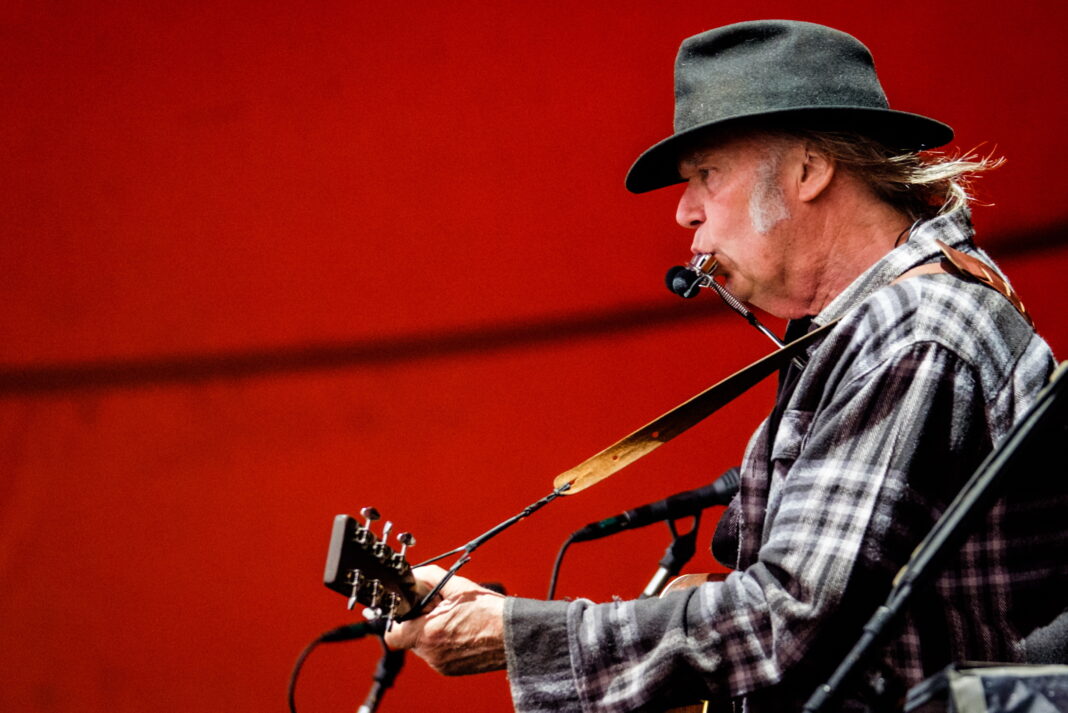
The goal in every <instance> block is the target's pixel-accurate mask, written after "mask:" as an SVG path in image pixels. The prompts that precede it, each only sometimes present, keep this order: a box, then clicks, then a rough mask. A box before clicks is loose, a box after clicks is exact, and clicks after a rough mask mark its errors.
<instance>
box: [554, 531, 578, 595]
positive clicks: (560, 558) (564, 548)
mask: <svg viewBox="0 0 1068 713" xmlns="http://www.w3.org/2000/svg"><path fill="white" fill-rule="evenodd" d="M575 534H576V533H574V532H572V533H571V534H570V535H569V536H568V538H567V539H566V540H564V544H563V545H561V546H560V551H559V552H557V553H556V562H554V563H553V573H552V576H550V577H549V596H548V597H547V598H548V599H550V600H551V599H552V598H553V595H555V594H556V578H557V576H558V575H559V574H560V564H561V563H562V562H563V561H564V553H565V552H567V548H568V547H570V546H571V543H572V542H574V541H575Z"/></svg>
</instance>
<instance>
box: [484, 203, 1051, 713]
mask: <svg viewBox="0 0 1068 713" xmlns="http://www.w3.org/2000/svg"><path fill="white" fill-rule="evenodd" d="M971 233H972V230H971V225H970V220H969V216H968V214H967V212H966V211H959V212H957V213H954V214H951V215H947V216H942V217H939V218H936V219H934V220H931V221H928V222H926V223H924V224H921V225H919V226H917V227H916V228H914V230H913V231H912V234H911V237H910V239H909V240H908V241H907V242H906V243H905V244H903V245H901V246H900V247H898V248H896V249H894V250H893V251H892V252H890V253H888V254H887V255H886V256H885V257H884V258H883V259H881V260H880V261H879V262H877V263H875V264H874V265H873V266H872V267H871V268H869V269H868V270H867V271H866V272H865V273H864V274H863V275H861V276H860V277H858V278H857V279H856V280H855V281H854V282H853V283H852V284H851V285H850V286H849V287H848V288H847V289H846V290H845V291H844V292H843V293H842V294H840V295H839V296H838V297H837V298H836V299H835V300H834V301H833V302H832V303H831V304H830V305H828V306H827V307H826V308H825V309H824V310H823V311H822V312H821V313H820V314H819V315H817V316H816V317H815V319H814V323H815V324H817V325H818V324H824V323H827V322H829V321H830V320H833V319H835V318H838V317H841V318H842V321H841V322H840V324H839V325H838V326H837V327H836V328H835V329H834V330H833V331H832V332H831V333H830V334H829V335H828V336H827V337H826V338H825V339H824V340H823V341H822V342H821V343H820V344H819V345H817V346H815V347H813V348H812V349H811V350H810V355H809V363H808V366H807V367H806V368H805V370H804V371H803V372H802V373H801V375H800V377H799V379H798V381H797V384H796V388H795V389H794V391H793V392H792V395H790V397H789V401H788V402H787V403H786V404H784V406H785V409H784V411H783V413H782V418H781V422H780V423H779V426H778V429H777V431H776V434H775V436H774V438H773V439H769V434H768V423H767V422H765V423H764V424H763V425H762V426H761V427H760V428H759V429H758V431H757V432H756V433H755V434H754V436H753V438H752V440H751V441H750V444H749V446H748V448H747V451H746V455H745V459H744V462H743V465H742V486H741V491H740V493H739V495H738V497H737V498H735V501H734V502H733V503H732V505H731V508H730V509H729V510H728V512H727V514H726V515H725V517H731V518H736V520H735V522H736V526H737V529H738V533H739V547H738V562H737V569H736V570H735V571H734V572H732V573H731V574H730V575H729V576H728V577H727V579H726V580H725V581H723V582H716V583H709V584H705V585H702V586H700V587H697V588H694V589H691V590H688V591H684V592H678V593H673V594H670V595H667V596H666V597H664V598H661V599H648V600H639V601H626V602H612V603H606V604H593V603H591V602H589V601H586V600H578V601H573V602H539V601H534V600H525V599H515V598H511V599H509V600H508V603H507V604H506V609H505V643H506V649H507V659H508V674H509V680H510V685H511V689H512V697H513V700H514V703H515V706H516V710H517V711H521V712H526V711H554V712H555V713H564V712H565V711H587V712H592V711H596V712H597V713H619V712H622V711H628V712H629V711H639V710H659V709H663V708H666V707H668V706H669V705H679V704H681V703H685V702H690V703H692V702H695V701H696V700H697V699H700V698H717V697H723V698H728V697H729V698H735V697H744V698H745V702H746V705H747V707H748V709H749V710H751V711H758V710H777V711H789V710H798V709H799V708H800V707H801V704H802V703H803V702H804V701H805V700H806V699H807V697H808V695H810V694H811V693H812V691H813V690H814V689H815V687H816V686H817V685H819V684H820V683H822V682H823V681H824V680H825V678H826V676H827V675H828V674H829V672H830V671H831V670H833V668H834V666H835V665H837V663H838V662H839V661H840V660H841V658H842V656H843V655H844V653H845V652H846V651H847V650H848V649H849V647H850V646H851V645H852V644H853V643H854V642H855V641H856V639H857V638H858V636H859V633H860V626H861V625H862V624H863V623H864V622H865V621H866V620H867V619H868V617H869V616H870V615H871V614H872V613H873V612H874V610H875V608H876V606H878V604H880V603H881V602H882V601H883V599H884V598H885V596H886V594H887V592H888V590H889V587H890V582H891V579H892V578H893V575H894V574H895V573H896V572H897V571H898V569H899V568H900V567H901V566H902V565H903V564H904V563H905V562H906V561H907V560H908V557H909V555H910V554H911V552H912V550H913V548H914V547H915V546H916V544H917V543H918V542H919V541H920V540H921V539H922V537H923V536H924V535H925V534H926V533H927V532H928V531H929V530H930V528H931V526H932V525H933V523H934V521H935V520H936V519H937V517H938V515H939V514H940V513H941V512H942V511H943V510H944V508H945V506H946V505H947V503H948V502H949V501H950V500H951V499H952V498H953V497H954V496H955V495H956V493H957V492H958V490H959V489H960V487H961V485H962V484H963V483H964V481H965V480H966V479H967V478H968V476H969V475H970V474H971V473H972V472H973V471H974V470H975V468H976V467H977V466H978V464H979V463H980V462H981V460H982V459H983V457H985V455H986V454H987V453H988V452H989V451H990V449H991V448H992V446H993V444H996V443H997V442H998V441H999V440H1000V439H1001V438H1002V437H1003V436H1004V435H1005V433H1006V432H1007V430H1008V429H1009V428H1010V427H1011V426H1012V424H1013V423H1014V422H1015V421H1016V420H1017V418H1018V417H1019V416H1020V415H1021V414H1022V412H1023V411H1024V410H1026V408H1027V407H1028V406H1029V405H1030V403H1031V401H1032V400H1033V398H1034V396H1035V394H1036V393H1037V391H1038V390H1039V389H1040V388H1041V387H1042V386H1043V385H1044V384H1045V382H1046V380H1047V379H1048V377H1049V374H1050V373H1051V371H1052V369H1053V367H1054V361H1053V357H1052V354H1051V353H1050V351H1049V348H1048V347H1047V346H1046V344H1045V342H1044V341H1042V340H1041V339H1040V338H1039V337H1038V336H1037V335H1036V334H1035V333H1034V331H1033V330H1032V329H1030V328H1029V327H1028V326H1027V325H1026V324H1025V322H1024V320H1023V319H1022V318H1021V317H1020V315H1019V314H1018V313H1017V312H1016V311H1015V310H1014V308H1013V307H1012V306H1011V305H1010V304H1009V302H1008V301H1007V300H1006V299H1004V298H1003V297H1002V296H1001V295H1000V294H998V293H997V292H995V291H994V290H992V289H990V288H988V287H985V286H982V285H980V284H978V283H976V282H974V281H971V280H968V279H963V278H960V277H957V276H954V275H946V274H935V275H922V276H917V277H911V278H909V279H906V280H902V281H901V282H899V283H897V284H891V283H893V282H894V280H895V279H896V278H897V277H898V276H900V275H901V274H903V273H904V272H906V271H908V270H910V269H911V268H913V267H915V266H917V265H921V264H925V263H929V262H934V261H936V260H938V258H939V257H940V253H939V251H938V248H937V246H936V245H935V244H934V240H935V239H941V240H942V241H944V242H945V243H947V244H949V245H950V246H951V247H955V248H957V249H959V250H963V251H965V252H969V253H972V254H976V255H977V256H979V257H980V258H981V259H983V260H984V261H986V262H987V263H988V264H992V263H990V260H989V258H987V257H986V256H985V255H983V254H982V253H981V252H980V251H978V250H977V249H976V248H975V247H974V245H973V244H972V242H971ZM1035 481H1036V482H1035V483H1033V484H1031V485H1029V486H1028V487H1024V488H1019V489H1014V490H1013V491H1012V492H1011V493H1010V494H1008V495H1006V496H1003V497H1002V498H1001V499H1000V500H998V501H997V503H996V504H995V505H994V507H993V508H992V509H991V510H990V511H989V512H988V514H987V515H986V517H985V521H984V523H983V526H982V527H980V528H978V530H977V533H976V534H974V535H973V536H971V537H970V539H968V540H967V541H966V543H965V544H964V545H963V546H962V548H961V550H960V552H959V553H958V554H956V555H955V556H954V557H953V558H952V561H950V562H948V563H947V564H946V565H945V567H944V569H943V572H942V574H941V576H940V578H939V579H938V580H937V582H935V583H934V585H932V586H931V587H928V588H927V589H926V590H925V591H922V592H920V593H918V594H917V595H916V596H915V597H914V599H913V604H912V606H911V607H910V609H909V610H908V612H907V614H906V617H905V619H906V620H905V622H904V624H903V625H902V626H900V627H899V628H898V629H897V630H896V635H895V636H894V637H893V639H892V640H891V641H890V643H889V644H887V645H886V646H885V647H884V648H883V649H882V650H881V652H880V656H881V660H880V661H877V662H875V664H874V665H873V666H871V667H870V669H869V670H868V671H866V672H865V674H864V675H863V676H861V677H860V678H862V679H863V680H862V681H861V682H860V683H859V684H858V685H857V686H856V687H854V689H853V690H851V691H849V693H848V695H847V700H846V701H845V703H844V704H843V706H842V708H843V709H846V710H852V709H864V708H865V706H866V705H867V704H866V703H865V700H866V699H865V690H868V689H870V690H872V691H879V690H881V691H882V693H883V699H884V700H885V699H887V698H888V699H889V700H892V701H896V700H898V697H899V696H901V695H902V694H903V693H904V690H905V688H906V687H907V686H911V685H913V684H915V683H917V682H919V681H920V680H922V679H923V678H924V677H925V676H926V675H930V674H932V673H934V672H935V671H936V670H938V669H939V668H941V667H942V666H944V665H945V664H947V663H949V662H950V661H953V660H958V659H970V660H990V661H994V660H1000V661H1015V660H1020V658H1021V657H1022V655H1023V652H1022V650H1021V644H1020V641H1021V638H1022V636H1023V635H1025V634H1026V633H1027V632H1029V631H1030V630H1031V629H1032V628H1034V627H1035V626H1037V625H1040V624H1043V623H1045V622H1046V621H1049V620H1051V619H1052V618H1053V617H1054V616H1055V613H1056V612H1057V611H1060V610H1061V609H1063V608H1064V605H1065V601H1064V595H1063V592H1065V591H1068V587H1066V586H1065V585H1066V584H1068V572H1066V567H1065V562H1064V561H1065V559H1066V558H1065V557H1064V553H1065V552H1066V551H1068V518H1065V517H1064V516H1063V513H1064V512H1066V507H1068V498H1066V495H1065V488H1064V486H1063V483H1058V482H1056V479H1054V478H1050V477H1047V478H1045V479H1042V478H1037V477H1036V479H1035ZM1051 593H1060V594H1058V595H1057V596H1054V597H1051Z"/></svg>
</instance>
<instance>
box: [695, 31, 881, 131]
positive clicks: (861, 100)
mask: <svg viewBox="0 0 1068 713" xmlns="http://www.w3.org/2000/svg"><path fill="white" fill-rule="evenodd" d="M888 106H889V104H888V103H887V100H886V93H885V92H884V91H883V88H882V85H880V84H879V79H878V77H877V76H876V74H875V63H874V60H873V59H872V56H871V52H869V51H868V48H867V47H865V46H864V45H863V44H861V43H860V41H858V40H857V39H856V38H854V37H852V36H851V35H848V34H846V33H844V32H840V31H838V30H834V29H832V28H830V27H824V26H822V25H815V24H812V23H808V22H795V21H788V20H765V21H757V22H743V23H738V24H735V25H728V26H726V27H721V28H717V29H714V30H709V31H708V32H703V33H701V34H699V35H695V36H693V37H690V38H689V39H687V40H686V41H684V42H683V43H682V46H681V47H680V48H679V54H678V58H677V59H676V62H675V131H676V132H678V131H686V130H687V129H690V128H692V127H695V126H699V125H702V124H707V123H709V122H714V121H721V120H724V119H729V118H731V117H735V116H741V115H755V114H761V113H765V112H777V111H783V110H790V109H806V108H817V107H821V108H842V107H864V108H869V109H886V108H888Z"/></svg>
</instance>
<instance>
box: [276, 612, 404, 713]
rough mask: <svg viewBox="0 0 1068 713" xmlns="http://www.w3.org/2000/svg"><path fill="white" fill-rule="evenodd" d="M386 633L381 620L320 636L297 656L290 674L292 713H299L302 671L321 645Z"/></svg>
mask: <svg viewBox="0 0 1068 713" xmlns="http://www.w3.org/2000/svg"><path fill="white" fill-rule="evenodd" d="M384 631H385V622H384V621H383V620H381V619H376V620H375V621H360V622H356V623H355V624H346V625H344V626H339V627H337V628H336V629H331V630H330V631H327V632H324V633H322V634H319V636H317V637H316V638H315V639H314V640H313V641H312V642H311V643H310V644H308V645H307V646H305V647H304V650H303V651H301V652H300V655H299V656H297V660H296V662H295V663H294V664H293V670H292V671H291V672H290V674H289V685H288V687H287V691H286V698H287V700H288V701H289V711H290V713H297V702H296V692H297V677H298V676H299V675H300V670H301V668H302V667H303V666H304V661H305V660H306V659H307V658H308V656H309V655H310V654H311V652H312V651H314V650H315V647H317V646H318V645H319V644H333V643H337V642H341V641H352V640H354V639H362V638H363V637H365V636H367V635H368V634H378V635H381V634H382V633H383V632H384Z"/></svg>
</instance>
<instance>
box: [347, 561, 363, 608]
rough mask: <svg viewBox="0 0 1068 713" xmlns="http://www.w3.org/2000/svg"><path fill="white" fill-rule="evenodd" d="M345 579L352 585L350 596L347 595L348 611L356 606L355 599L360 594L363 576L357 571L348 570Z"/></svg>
mask: <svg viewBox="0 0 1068 713" xmlns="http://www.w3.org/2000/svg"><path fill="white" fill-rule="evenodd" d="M345 579H347V580H348V582H349V584H351V585H352V594H350V595H349V611H352V608H353V607H355V606H356V597H357V595H358V594H359V593H360V587H361V586H362V585H363V574H362V573H361V572H360V570H358V569H353V570H349V572H348V574H347V575H346V577H345Z"/></svg>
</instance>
